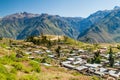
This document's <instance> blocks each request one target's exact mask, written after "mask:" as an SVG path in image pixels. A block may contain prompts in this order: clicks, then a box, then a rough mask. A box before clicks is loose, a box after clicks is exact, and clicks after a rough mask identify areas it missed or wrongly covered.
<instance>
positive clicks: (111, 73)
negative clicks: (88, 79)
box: [61, 50, 120, 79]
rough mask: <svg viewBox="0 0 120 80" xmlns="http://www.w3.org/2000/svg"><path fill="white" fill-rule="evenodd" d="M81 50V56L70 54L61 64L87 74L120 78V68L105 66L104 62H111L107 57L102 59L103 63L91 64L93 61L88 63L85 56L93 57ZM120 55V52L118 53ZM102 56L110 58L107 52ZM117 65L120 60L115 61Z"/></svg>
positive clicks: (119, 63) (119, 64)
mask: <svg viewBox="0 0 120 80" xmlns="http://www.w3.org/2000/svg"><path fill="white" fill-rule="evenodd" d="M79 51H80V52H81V55H79V56H76V55H74V56H71V55H70V56H69V57H68V58H67V60H66V61H63V62H61V66H63V67H66V68H69V69H73V70H77V71H79V72H80V73H82V74H86V75H98V76H100V77H103V78H108V77H114V78H115V79H119V78H120V69H118V68H108V67H106V66H104V64H107V65H108V64H109V61H108V60H107V59H102V63H101V64H91V63H87V59H86V58H85V56H86V57H87V58H90V57H92V55H91V56H88V54H84V52H85V51H84V50H79ZM117 55H120V54H117ZM101 56H104V57H106V58H108V55H107V54H101ZM114 65H115V66H118V67H119V66H120V62H119V61H115V64H114Z"/></svg>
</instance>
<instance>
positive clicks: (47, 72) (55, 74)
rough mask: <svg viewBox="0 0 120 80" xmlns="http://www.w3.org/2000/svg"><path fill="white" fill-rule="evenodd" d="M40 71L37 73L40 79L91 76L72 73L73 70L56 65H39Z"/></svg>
mask: <svg viewBox="0 0 120 80" xmlns="http://www.w3.org/2000/svg"><path fill="white" fill-rule="evenodd" d="M41 68H42V69H41V70H42V72H41V73H40V74H38V76H39V79H40V80H91V77H89V76H84V75H81V74H78V75H74V73H76V72H75V71H69V70H67V69H64V68H58V67H50V68H47V67H43V66H42V67H41Z"/></svg>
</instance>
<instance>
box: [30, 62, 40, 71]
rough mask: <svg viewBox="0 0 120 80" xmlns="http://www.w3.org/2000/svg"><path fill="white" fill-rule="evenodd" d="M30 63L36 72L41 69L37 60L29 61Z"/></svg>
mask: <svg viewBox="0 0 120 80" xmlns="http://www.w3.org/2000/svg"><path fill="white" fill-rule="evenodd" d="M30 65H31V66H32V68H33V71H36V72H38V73H39V72H40V71H41V69H40V64H39V63H38V62H36V61H31V62H30Z"/></svg>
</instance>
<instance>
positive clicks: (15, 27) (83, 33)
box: [0, 6, 120, 43]
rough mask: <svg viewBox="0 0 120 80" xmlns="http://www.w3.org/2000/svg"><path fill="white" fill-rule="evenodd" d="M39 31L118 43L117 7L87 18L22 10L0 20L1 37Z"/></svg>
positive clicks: (119, 22)
mask: <svg viewBox="0 0 120 80" xmlns="http://www.w3.org/2000/svg"><path fill="white" fill-rule="evenodd" d="M41 33H43V34H52V35H66V36H69V37H71V38H74V39H78V40H80V41H83V42H96V43H98V42H103V43H104V42H120V7H118V6H116V7H115V8H114V9H112V10H103V11H97V12H95V13H93V14H91V15H90V16H88V17H87V18H82V17H61V16H59V15H49V14H32V13H27V12H23V13H15V14H12V15H8V16H5V17H3V18H1V19H0V37H7V38H14V39H25V38H27V37H28V36H36V35H40V34H41Z"/></svg>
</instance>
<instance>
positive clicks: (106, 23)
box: [78, 7, 120, 42]
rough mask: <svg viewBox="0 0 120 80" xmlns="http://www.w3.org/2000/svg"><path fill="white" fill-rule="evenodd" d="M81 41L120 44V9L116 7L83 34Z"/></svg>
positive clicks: (80, 37)
mask: <svg viewBox="0 0 120 80" xmlns="http://www.w3.org/2000/svg"><path fill="white" fill-rule="evenodd" d="M78 39H79V40H81V41H84V42H86V40H88V39H89V40H91V41H92V42H120V8H119V7H115V8H114V9H113V10H112V11H111V12H110V13H109V14H108V15H107V16H105V17H104V18H103V19H101V20H100V21H98V22H97V23H96V24H94V25H92V26H91V28H89V29H87V30H86V31H84V32H83V33H81V34H80V35H79V37H78Z"/></svg>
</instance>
